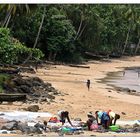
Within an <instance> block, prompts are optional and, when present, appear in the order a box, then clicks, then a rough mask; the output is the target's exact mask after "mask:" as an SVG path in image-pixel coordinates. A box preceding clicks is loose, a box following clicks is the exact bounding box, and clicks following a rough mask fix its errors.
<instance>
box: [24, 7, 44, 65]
mask: <svg viewBox="0 0 140 140" xmlns="http://www.w3.org/2000/svg"><path fill="white" fill-rule="evenodd" d="M45 13H46V6H45V7H44V12H43V15H42V20H41V23H40V26H39V29H38V33H37V36H36V39H35V43H34V46H33V49H34V48H35V47H36V45H37V42H38V39H39V35H40V32H41V29H42V25H43V22H44V18H45ZM31 57H32V52H31V53H30V54H29V56H28V57H27V59H26V60H25V61H24V62H23V64H25V63H27V61H28V60H29V59H30V58H31Z"/></svg>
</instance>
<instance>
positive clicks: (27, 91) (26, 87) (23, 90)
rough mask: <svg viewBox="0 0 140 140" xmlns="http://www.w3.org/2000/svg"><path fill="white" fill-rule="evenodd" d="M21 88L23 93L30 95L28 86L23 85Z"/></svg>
mask: <svg viewBox="0 0 140 140" xmlns="http://www.w3.org/2000/svg"><path fill="white" fill-rule="evenodd" d="M19 88H20V90H21V91H22V92H23V93H30V88H29V87H28V86H26V85H21V86H20V87H19Z"/></svg>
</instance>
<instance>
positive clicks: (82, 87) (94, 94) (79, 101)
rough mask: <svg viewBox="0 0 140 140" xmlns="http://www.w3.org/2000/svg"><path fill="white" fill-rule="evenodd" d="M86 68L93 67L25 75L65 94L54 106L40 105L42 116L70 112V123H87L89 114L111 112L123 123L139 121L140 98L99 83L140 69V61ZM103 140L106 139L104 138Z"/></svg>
mask: <svg viewBox="0 0 140 140" xmlns="http://www.w3.org/2000/svg"><path fill="white" fill-rule="evenodd" d="M86 66H90V68H89V69H88V68H76V67H69V66H65V65H50V66H48V65H46V66H45V67H43V68H40V69H38V72H37V73H36V74H27V73H22V74H23V75H28V76H38V77H39V78H41V79H42V80H44V81H45V82H49V83H51V84H52V86H53V87H55V88H56V89H57V90H59V91H61V92H63V93H65V95H64V96H56V99H55V102H52V103H51V104H47V103H46V104H38V105H39V107H40V112H50V113H52V114H57V111H58V110H61V109H64V110H68V111H69V112H70V118H71V119H73V118H81V119H82V120H83V121H85V120H86V119H87V116H86V114H87V112H89V111H92V112H93V114H94V112H95V111H96V110H104V111H107V110H108V109H111V110H113V111H114V112H116V113H118V114H120V115H121V118H120V120H139V119H140V96H133V95H127V94H124V93H122V92H120V93H118V92H117V91H116V90H115V89H113V87H111V86H107V85H106V84H104V83H99V82H98V81H99V79H100V78H104V77H105V76H106V74H107V73H108V72H114V71H121V70H123V67H132V66H140V57H138V56H137V57H129V58H122V59H113V60H111V62H104V61H103V62H102V61H90V62H88V63H87V64H86ZM87 79H90V80H91V89H90V91H88V89H87V87H86V80H87ZM26 106H28V105H27V104H22V105H21V104H20V103H13V105H8V104H2V105H1V106H0V110H1V111H5V110H20V108H24V107H26ZM122 112H124V113H125V115H123V114H122ZM96 134H97V133H96ZM111 135H112V134H111ZM130 135H131V134H130ZM130 135H129V136H130ZM139 135H140V134H137V135H136V136H139ZM103 136H105V135H104V134H103ZM122 136H123V135H122ZM132 136H134V134H132Z"/></svg>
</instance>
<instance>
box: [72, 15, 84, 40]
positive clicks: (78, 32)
mask: <svg viewBox="0 0 140 140" xmlns="http://www.w3.org/2000/svg"><path fill="white" fill-rule="evenodd" d="M82 23H83V18H82V17H81V21H80V25H79V28H78V31H77V33H76V36H75V38H74V40H76V39H77V36H78V34H79V32H80V30H81V27H82Z"/></svg>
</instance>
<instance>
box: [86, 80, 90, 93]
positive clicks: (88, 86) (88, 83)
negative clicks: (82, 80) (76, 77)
mask: <svg viewBox="0 0 140 140" xmlns="http://www.w3.org/2000/svg"><path fill="white" fill-rule="evenodd" d="M87 88H88V90H90V80H89V79H88V80H87Z"/></svg>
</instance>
